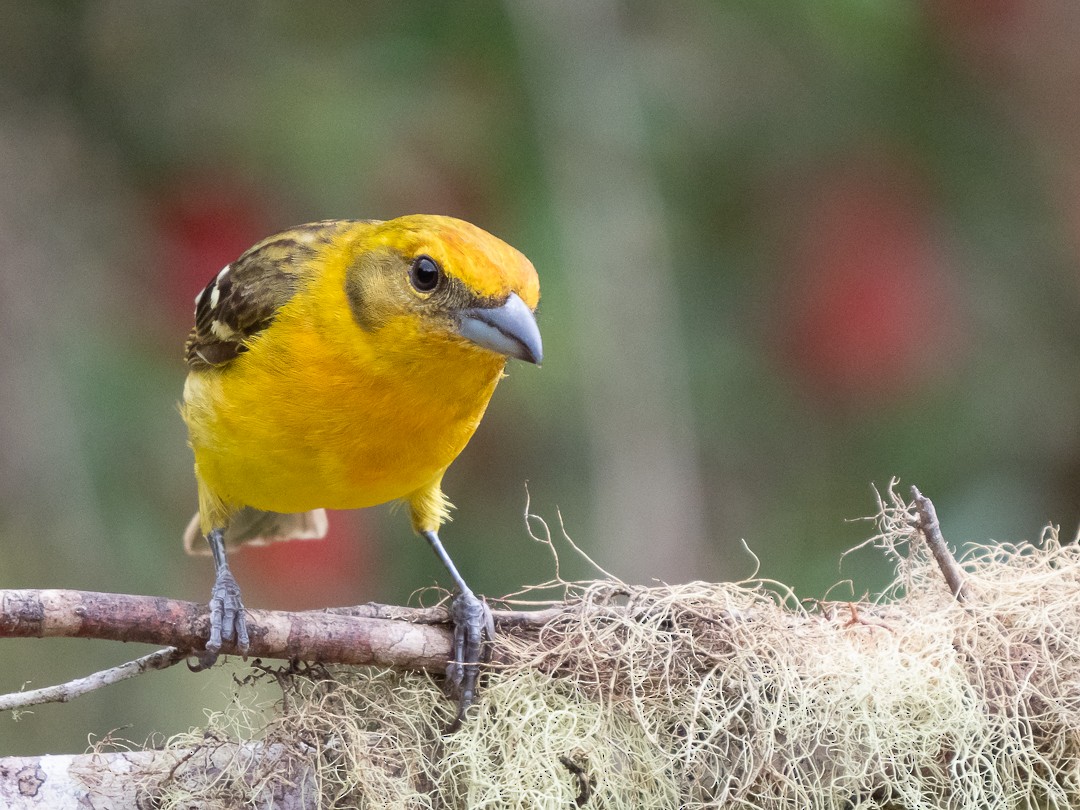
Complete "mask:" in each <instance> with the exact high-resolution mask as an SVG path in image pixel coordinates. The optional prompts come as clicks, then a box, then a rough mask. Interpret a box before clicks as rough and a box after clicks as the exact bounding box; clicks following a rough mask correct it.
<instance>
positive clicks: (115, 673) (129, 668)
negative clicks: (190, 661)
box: [0, 647, 187, 712]
mask: <svg viewBox="0 0 1080 810" xmlns="http://www.w3.org/2000/svg"><path fill="white" fill-rule="evenodd" d="M186 657H187V653H184V652H182V651H180V650H178V649H176V648H175V647H166V648H165V649H163V650H158V651H157V652H152V653H150V654H149V655H144V656H142V657H141V658H136V659H135V660H134V661H128V662H127V663H126V664H121V665H120V666H117V667H110V668H109V669H105V670H102V671H100V672H95V673H94V674H93V675H87V676H86V677H85V678H76V679H75V680H73V681H68V682H67V683H61V684H57V685H56V686H45V687H42V688H41V689H31V690H30V691H27V692H13V693H11V694H10V695H0V711H4V712H6V711H11V710H13V709H25V708H28V707H30V706H37V705H38V704H41V703H67V702H68V701H69V700H72V699H73V698H77V697H79V696H81V695H85V694H87V693H88V692H93V691H94V690H95V689H101V688H102V687H105V686H111V685H112V684H114V683H119V682H120V681H126V680H127V679H128V678H134V677H135V676H136V675H142V674H143V673H144V672H151V671H153V670H158V669H168V668H169V667H171V666H174V665H175V664H179V663H180V662H181V661H183V660H184V659H185V658H186Z"/></svg>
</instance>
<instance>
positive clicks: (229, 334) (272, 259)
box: [184, 220, 354, 370]
mask: <svg viewBox="0 0 1080 810" xmlns="http://www.w3.org/2000/svg"><path fill="white" fill-rule="evenodd" d="M353 224H354V222H353V221H351V220H327V221H325V222H313V223H311V224H309V225H300V226H298V227H296V228H292V229H290V230H288V231H284V232H282V233H279V234H276V235H275V236H271V237H269V238H268V239H264V240H263V241H262V242H259V243H258V244H257V245H255V246H254V247H252V248H250V249H249V250H248V251H246V252H245V253H244V254H243V255H242V256H241V257H240V258H239V259H237V260H236V261H235V262H232V263H231V264H227V265H225V267H224V268H222V270H221V272H219V273H218V274H217V275H216V276H215V277H214V279H213V280H212V281H211V282H210V283H209V284H207V285H206V287H204V288H203V290H202V292H200V293H199V295H198V296H197V297H196V298H195V327H194V328H193V329H192V330H191V333H190V334H189V335H188V339H187V343H186V344H185V347H184V357H185V359H186V361H187V364H188V367H189V368H191V369H193V370H201V369H208V368H213V367H216V366H223V365H225V364H227V363H229V362H231V361H232V360H235V359H236V358H237V357H238V356H239V355H240V354H242V353H243V352H245V351H247V348H248V347H247V342H248V341H249V340H250V339H251V338H252V337H253V336H255V335H257V334H258V333H259V332H261V331H262V330H263V329H266V327H268V326H269V325H270V324H271V323H273V321H274V316H275V315H276V314H277V312H278V311H279V310H280V309H281V308H282V307H283V306H285V304H287V303H288V302H289V300H290V299H291V298H292V297H293V295H294V294H295V293H296V291H297V290H298V289H299V287H300V285H301V284H302V283H303V282H304V280H305V278H306V276H307V274H308V272H309V271H310V270H311V268H312V263H311V262H310V261H309V260H310V259H311V258H313V257H314V256H315V254H316V253H317V252H318V251H319V250H320V249H321V248H322V247H324V246H325V245H326V244H328V243H329V242H330V241H331V240H332V239H333V238H334V236H335V235H337V234H339V233H340V232H341V231H342V230H345V229H346V228H348V227H350V226H351V225H353Z"/></svg>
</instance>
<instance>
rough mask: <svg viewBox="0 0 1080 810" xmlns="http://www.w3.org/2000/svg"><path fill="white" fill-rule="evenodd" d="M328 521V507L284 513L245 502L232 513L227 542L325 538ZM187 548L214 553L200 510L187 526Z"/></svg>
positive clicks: (200, 553) (262, 543) (231, 545)
mask: <svg viewBox="0 0 1080 810" xmlns="http://www.w3.org/2000/svg"><path fill="white" fill-rule="evenodd" d="M328 525H329V523H328V521H327V519H326V510H325V509H313V510H312V511H310V512H297V513H295V514H283V513H281V512H263V511H260V510H259V509H252V508H251V507H249V506H245V507H244V508H243V509H241V510H240V511H239V512H236V513H234V514H233V515H232V516H231V517H230V519H229V525H228V526H227V527H226V529H225V546H226V548H236V547H237V546H241V545H253V546H265V545H266V544H268V543H274V542H276V541H278V540H321V539H322V538H324V537H326V529H327V526H328ZM184 550H185V551H186V552H187V553H188V554H195V555H198V556H204V555H207V554H209V553H210V547H209V546H208V545H207V544H206V543H205V542H204V541H203V537H202V530H201V527H200V525H199V513H198V512H196V513H195V517H193V518H192V519H191V522H190V523H188V525H187V529H185V530H184Z"/></svg>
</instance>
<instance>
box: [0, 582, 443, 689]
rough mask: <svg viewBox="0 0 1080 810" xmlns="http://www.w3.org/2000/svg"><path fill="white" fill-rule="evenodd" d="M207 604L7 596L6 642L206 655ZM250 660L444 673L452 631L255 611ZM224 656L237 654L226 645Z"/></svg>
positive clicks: (1, 626)
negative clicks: (100, 644) (148, 647)
mask: <svg viewBox="0 0 1080 810" xmlns="http://www.w3.org/2000/svg"><path fill="white" fill-rule="evenodd" d="M207 625H208V616H207V607H206V605H204V604H196V603H194V602H185V601H181V600H178V599H165V598H161V597H153V596H132V595H128V594H115V593H96V592H92V591H68V590H0V638H5V637H6V638H43V637H47V636H52V637H68V638H95V639H105V640H113V641H136V642H141V643H144V644H155V645H158V646H169V647H176V648H178V649H180V650H182V651H185V652H188V653H191V652H193V651H197V650H202V649H203V646H204V645H205V643H206V637H207ZM248 626H249V628H250V631H251V647H250V652H249V654H250V655H252V656H258V657H261V658H283V659H292V658H301V659H304V660H307V661H320V662H323V663H335V664H369V665H376V666H389V667H399V668H408V669H436V670H437V669H442V668H443V667H444V666H445V665H446V660H447V658H448V657H449V655H450V633H449V631H448V630H447V629H446V628H444V627H439V626H435V625H430V624H413V623H411V622H408V621H391V620H387V619H378V618H364V617H357V616H346V615H338V614H334V613H326V612H324V611H311V612H303V613H293V612H286V611H273V610H248ZM223 652H235V650H234V648H232V647H231V645H229V644H226V647H225V649H224V650H223Z"/></svg>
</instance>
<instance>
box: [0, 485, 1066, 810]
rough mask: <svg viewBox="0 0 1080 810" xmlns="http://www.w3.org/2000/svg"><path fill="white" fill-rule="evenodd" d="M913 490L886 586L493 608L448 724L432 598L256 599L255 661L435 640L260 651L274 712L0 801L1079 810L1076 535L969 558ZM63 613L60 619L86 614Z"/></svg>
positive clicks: (888, 513) (889, 542) (888, 544)
mask: <svg viewBox="0 0 1080 810" xmlns="http://www.w3.org/2000/svg"><path fill="white" fill-rule="evenodd" d="M913 495H914V502H913V503H911V504H908V503H905V502H903V501H902V500H900V499H899V498H898V497H897V496H896V495H895V493H894V492H893V490H892V489H890V491H889V500H888V502H882V504H881V512H880V514H879V515H878V521H879V528H880V531H879V534H878V535H877V536H876V537H874V538H872V540H873V541H874V542H875V543H876V544H877V545H879V546H880V547H882V548H884V549H885V551H886V553H888V554H889V555H890V556H891V557H892V558H893V559H894V560H895V562H896V565H897V577H896V580H895V582H894V584H893V586H892V587H891V588H890V589H888V590H887V592H886V594H885V595H883V596H882V597H881V598H880V599H879V600H876V601H873V602H860V603H857V604H855V605H853V606H849V605H847V604H846V603H835V602H833V603H820V602H813V603H809V604H808V603H805V602H802V601H800V600H798V599H796V598H795V597H794V596H793V594H791V592H790V591H788V590H786V589H784V588H783V587H782V586H779V585H777V584H776V583H766V582H760V581H756V582H743V583H735V584H730V583H727V584H725V583H702V582H697V583H688V584H686V585H678V586H661V587H652V588H644V587H633V586H627V585H625V584H623V583H619V582H615V581H610V580H608V581H600V582H592V583H580V584H565V583H564V584H565V586H566V591H567V600H566V603H565V604H563V605H559V606H557V607H555V608H553V609H551V610H549V611H546V612H545V613H544V614H543V615H542V616H540V617H539V619H538V620H534V619H535V618H536V617H534V618H533V619H530V618H529V617H526V616H523V615H520V614H519V615H516V616H511V615H506V616H505V617H504V618H505V623H504V630H503V632H502V633H500V634H499V637H498V646H497V661H496V664H495V665H494V666H493V667H492V669H491V672H490V673H489V675H488V679H487V682H486V685H485V688H484V689H483V690H482V692H481V695H480V700H479V702H478V705H477V706H476V707H475V708H474V709H473V710H472V712H471V713H470V716H469V717H468V719H467V721H466V723H465V724H464V725H463V726H462V728H461V729H460V730H459V731H458V732H456V733H455V734H452V735H446V734H445V729H446V726H447V724H448V722H449V720H450V719H451V718H452V717H453V714H454V707H453V704H452V703H451V702H450V701H448V700H447V699H446V698H445V697H444V696H443V695H442V692H441V689H440V687H439V684H438V682H437V678H433V677H432V676H430V675H428V674H427V673H426V671H427V670H431V671H433V672H435V671H439V670H441V668H442V663H443V661H444V659H445V656H446V655H447V654H448V651H449V647H448V641H447V637H446V635H445V630H444V629H443V628H441V627H439V626H438V625H436V624H431V623H430V622H434V621H437V620H439V619H441V618H442V615H441V614H440V613H439V612H437V611H420V612H410V611H404V612H402V609H398V608H390V607H386V606H369V607H365V608H362V609H360V610H359V612H360V613H363V614H368V615H364V616H361V617H357V616H342V615H341V613H340V612H332V613H319V614H271V613H269V612H267V613H263V612H259V611H253V623H254V624H256V625H258V626H259V627H260V628H262V627H265V628H266V629H265V631H260V634H259V635H258V636H257V639H258V642H259V644H263V645H265V646H260V647H259V648H257V649H258V652H257V653H256V654H259V655H264V656H268V655H269V654H270V652H271V651H277V652H279V653H282V654H286V656H287V657H291V654H292V652H293V650H295V649H296V648H295V647H290V646H288V644H287V643H286V642H287V641H288V638H289V636H288V633H287V632H285V630H286V628H290V627H294V625H295V621H296V619H294V618H292V617H296V616H300V617H302V618H303V619H304V620H306V617H308V616H312V617H316V618H317V620H318V621H329V622H336V621H338V620H343V619H344V620H347V622H346V623H345V624H342V625H340V626H339V625H336V624H334V625H333V626H334V627H339V628H341V629H339V631H338V632H346V630H345V629H344V628H346V627H352V626H353V625H352V622H358V624H356V625H355V627H360V626H367V625H366V624H365V623H367V622H376V626H379V625H378V623H384V624H386V625H388V626H389V627H392V628H396V629H395V630H394V631H393V632H394V633H397V634H398V635H384V636H380V637H381V638H391V637H392V638H398V639H400V638H402V636H401V635H400V633H401V632H404V631H409V632H412V631H417V632H419V633H420V634H421V637H422V638H425V639H428V642H426V643H428V644H430V646H427V647H425V645H424V644H421V645H420V649H421V651H422V652H423V654H422V655H420V656H418V657H416V658H415V660H417V661H423V662H424V663H423V665H422V669H423V670H424V671H421V672H413V671H408V670H409V667H404V668H403V667H402V666H401V663H402V661H403V660H404V659H402V658H398V657H397V654H396V652H392V651H389V650H384V651H382V652H381V653H378V654H377V655H378V656H379V657H377V658H376V657H375V656H376V653H372V652H368V653H364V655H370V656H372V657H371V658H370V659H368V658H365V659H362V660H363V663H368V664H375V665H377V666H369V667H340V668H327V667H321V666H315V667H299V666H294V665H289V666H287V667H284V668H281V669H279V670H272V669H270V668H267V667H262V668H260V669H258V670H257V671H259V672H262V673H263V674H264V675H265V676H267V677H273V678H275V679H276V681H277V683H279V684H280V686H281V688H282V701H281V704H280V712H279V713H278V714H277V715H276V716H275V717H273V718H271V719H270V720H269V722H264V721H260V724H259V725H257V726H255V727H253V726H252V725H250V723H252V720H251V719H250V718H252V717H253V714H252V713H251V712H250V710H248V709H246V708H245V707H244V705H243V703H244V699H245V698H244V696H245V694H246V690H245V689H244V687H242V686H238V690H239V691H238V694H237V703H236V706H235V707H234V710H232V711H230V712H226V713H225V714H223V715H221V716H218V717H216V718H213V719H212V720H211V722H210V724H209V726H208V727H207V728H206V729H204V730H200V731H198V732H195V733H193V734H187V735H183V736H181V737H178V738H174V739H173V740H172V741H170V743H169V744H168V745H167V746H166V748H165V751H162V752H136V753H135V754H134V755H133V754H131V753H123V752H115V751H114V752H106V751H105V749H104V748H102V749H100V750H99V752H97V753H95V754H93V755H90V756H92V757H93V758H94V759H93V760H90V762H96V763H97V765H96V766H93V767H90V766H88V761H87V760H85V759H79V758H40V759H38V760H32V759H28V758H23V759H19V760H15V759H9V760H0V804H2V803H3V801H4V800H7V801H8V804H9V806H12V807H16V808H20V810H21V808H23V807H27V808H28V807H37V806H49V805H47V804H45V805H42V804H37V805H35V804H32V803H28V802H26V801H24V802H23V803H22V804H19V803H13V802H12V801H11V799H10V797H13V796H15V797H16V798H19V797H18V796H16V793H15V792H13V791H16V789H17V788H18V789H22V788H27V787H28V788H29V789H31V790H32V791H36V793H35V795H45V794H44V791H46V790H47V789H48V788H49V786H50V785H51V786H53V787H56V786H61V785H64V784H68V785H70V786H71V787H70V791H69V795H70V796H71V797H74V798H76V799H80V800H81V799H83V798H86V797H90V798H91V799H94V800H97V799H98V798H100V797H101V796H104V795H105V793H104V792H102V789H100V787H97V786H95V784H94V782H93V779H90V780H89V781H88V778H87V776H86V774H87V773H88V772H89V773H90V774H91V776H96V777H97V778H98V779H99V780H100V778H101V775H102V774H111V773H113V772H115V771H116V770H117V769H120V770H122V771H123V773H124V774H125V775H126V776H125V777H124V778H121V779H120V782H121V784H122V786H123V787H124V789H125V790H128V793H127V794H125V795H129V796H132V797H134V798H132V799H131V800H130V801H129V802H128V804H123V803H122V802H120V801H118V802H117V803H115V804H114V805H113V806H116V807H135V806H150V805H152V806H161V807H192V806H251V807H269V806H274V807H283V806H285V807H305V808H306V807H321V806H378V807H402V808H404V807H410V808H411V807H416V808H430V807H446V808H466V807H477V806H499V807H507V808H533V807H539V806H544V807H547V806H551V807H574V806H582V807H589V806H596V807H606V808H629V807H633V808H637V809H638V810H649V809H650V808H670V807H685V808H692V809H693V810H698V809H699V808H706V807H708V808H712V807H758V808H787V807H823V808H832V807H837V808H839V807H859V808H867V809H868V810H869V809H871V808H874V809H876V810H883V809H884V808H890V810H892V809H893V808H906V807H912V808H914V807H953V808H956V809H957V810H975V808H979V810H982V809H983V808H1012V807H1017V806H1038V807H1067V806H1078V805H1080V779H1078V777H1077V775H1076V773H1077V770H1076V763H1077V762H1078V761H1080V743H1078V742H1077V740H1078V737H1077V729H1080V697H1078V696H1077V693H1076V689H1075V684H1076V683H1078V682H1080V549H1078V548H1077V547H1076V546H1075V545H1062V544H1061V543H1059V542H1058V540H1057V535H1056V533H1055V532H1053V531H1048V532H1047V533H1045V534H1044V537H1043V538H1042V542H1041V543H1040V544H1038V545H1032V544H1022V545H1018V546H1004V545H997V546H988V547H982V548H976V549H975V550H974V551H973V552H972V553H970V554H969V555H968V556H967V557H966V558H963V559H961V560H960V561H957V560H956V559H955V558H953V557H952V554H951V553H949V552H948V549H947V547H946V546H945V544H944V540H943V538H942V536H941V531H940V526H938V524H937V520H936V515H935V514H934V511H933V509H932V504H929V501H928V500H926V499H925V498H922V496H921V495H920V494H919V493H917V492H915V493H913ZM9 593H10V592H9ZM44 593H46V594H49V593H57V592H44ZM46 602H47V600H46ZM48 604H51V603H48ZM48 604H46V605H43V607H47V606H48ZM184 604H185V603H169V602H167V601H166V602H164V603H161V605H160V607H161V608H162V609H163V610H164V611H165V613H166V614H167V615H169V616H173V617H178V618H177V621H176V624H177V625H179V629H176V628H174V629H173V630H171V631H169V632H173V633H177V634H179V635H177V636H173V637H170V638H173V639H174V640H177V641H178V643H184V644H188V645H190V646H192V647H197V643H198V642H199V641H201V638H202V633H203V632H205V610H204V608H202V607H201V606H191V609H190V612H188V608H186V607H183V608H182V609H181V607H182V606H183V605H184ZM178 606H180V607H178ZM54 607H55V605H54ZM173 611H179V612H173ZM48 612H49V611H48V610H44V611H35V610H32V609H26V608H24V609H23V612H22V613H21V614H20V615H26V616H28V618H25V619H24V620H22V621H21V622H19V623H18V625H19V626H20V627H22V628H23V631H24V632H22V633H20V634H22V635H27V634H29V633H27V632H25V631H26V628H27V627H35V626H36V627H37V628H38V634H42V635H44V634H47V632H46V631H51V630H53V629H55V628H56V627H59V626H60V625H62V624H63V623H50V622H49V621H47V620H46V619H45V614H47V613H48ZM72 612H73V613H74V616H75V617H76V618H77V619H78V621H75V622H74V625H76V626H77V627H78V628H81V629H79V630H78V631H76V632H72V633H71V634H73V635H85V634H86V633H85V632H84V631H85V629H86V628H87V627H89V626H96V623H97V622H96V620H93V619H92V617H90V616H89V615H88V614H86V613H85V612H83V611H78V610H74V611H73V610H68V613H72ZM35 617H36V618H35ZM282 617H290V618H288V619H287V620H283V621H284V624H282V625H281V626H280V627H279V626H277V625H275V624H274V622H275V621H277V620H278V619H280V618H282ZM406 617H408V618H409V619H411V620H412V621H405V620H404V619H405V618H406ZM425 622H427V623H425ZM301 623H302V622H301ZM403 625H405V626H404V627H403ZM65 626H66V625H65ZM510 628H513V629H510ZM383 630H384V631H387V632H389V631H388V630H387V628H385V627H384V628H383ZM282 632H285V635H284V636H282V635H281V633H282ZM350 632H351V631H350ZM429 633H430V635H429ZM109 637H124V636H123V634H118V635H113V636H109ZM180 639H182V642H181V641H180ZM274 639H277V640H274ZM373 639H374V637H373V636H371V635H368V636H367V642H365V643H367V644H369V645H370V644H373V643H374V640H373ZM140 640H145V637H142V638H140ZM341 646H342V642H341V641H340V639H334V640H333V643H332V644H331V645H330V647H329V648H328V649H330V648H332V649H338V648H339V647H341ZM399 649H400V648H399ZM410 655H411V653H410ZM349 660H350V661H351V662H353V663H357V662H360V660H361V659H360V658H359V657H357V656H354V657H352V658H350V659H349ZM390 661H393V663H388V662H390ZM387 666H393V667H395V669H387V668H385V667H387ZM65 780H67V781H65ZM129 788H130V789H129ZM5 791H6V792H5ZM95 791H97V792H95ZM140 802H141V804H138V803H140Z"/></svg>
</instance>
